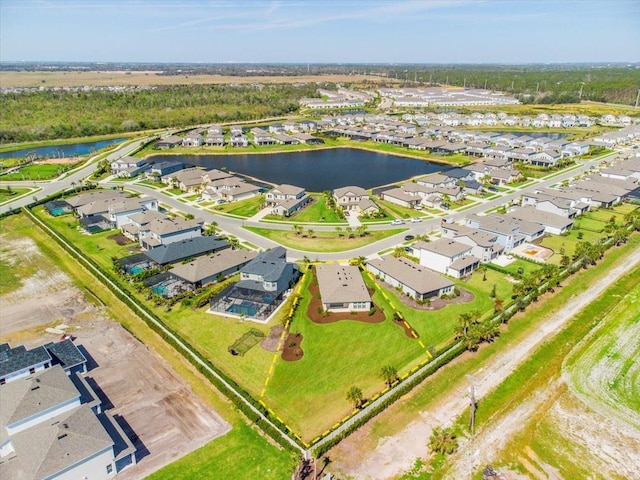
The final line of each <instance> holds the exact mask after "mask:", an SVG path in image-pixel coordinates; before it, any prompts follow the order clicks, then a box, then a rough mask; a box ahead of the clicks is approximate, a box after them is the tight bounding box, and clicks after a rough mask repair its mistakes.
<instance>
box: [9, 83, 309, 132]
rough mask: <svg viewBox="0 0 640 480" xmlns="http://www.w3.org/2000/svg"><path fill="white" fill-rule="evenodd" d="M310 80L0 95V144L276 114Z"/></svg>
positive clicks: (290, 108) (291, 104)
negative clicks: (305, 81) (140, 89)
mask: <svg viewBox="0 0 640 480" xmlns="http://www.w3.org/2000/svg"><path fill="white" fill-rule="evenodd" d="M314 95H317V94H316V85H315V84H313V85H298V86H294V85H288V84H282V85H258V86H249V85H246V86H245V85H242V86H228V85H191V86H172V87H158V88H157V89H155V90H143V91H133V92H132V91H127V92H110V91H86V92H64V91H52V90H47V91H39V92H32V93H8V94H2V95H0V112H2V115H0V143H15V142H29V141H36V140H50V139H57V138H72V137H83V136H91V135H103V134H109V133H119V132H126V131H136V130H144V129H152V128H163V127H179V126H188V125H196V124H200V123H217V122H233V121H242V120H252V119H259V118H265V117H272V116H282V115H286V114H288V113H291V112H295V111H296V110H297V109H298V100H299V99H300V98H302V97H309V96H314Z"/></svg>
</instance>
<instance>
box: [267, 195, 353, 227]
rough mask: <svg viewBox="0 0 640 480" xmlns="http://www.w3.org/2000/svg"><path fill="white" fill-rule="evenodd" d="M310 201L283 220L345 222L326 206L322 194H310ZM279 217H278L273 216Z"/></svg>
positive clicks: (296, 221) (294, 221)
mask: <svg viewBox="0 0 640 480" xmlns="http://www.w3.org/2000/svg"><path fill="white" fill-rule="evenodd" d="M311 198H312V202H311V204H310V205H308V206H306V207H305V208H303V209H302V210H301V211H299V212H298V213H296V214H295V215H292V216H291V217H289V218H288V219H283V220H285V221H290V222H293V223H320V222H322V223H340V224H346V223H347V222H346V221H345V220H344V219H342V218H340V217H339V216H338V214H337V213H336V212H335V211H334V210H333V209H331V208H329V207H328V206H327V202H326V201H325V197H324V195H311ZM274 218H278V219H280V217H274Z"/></svg>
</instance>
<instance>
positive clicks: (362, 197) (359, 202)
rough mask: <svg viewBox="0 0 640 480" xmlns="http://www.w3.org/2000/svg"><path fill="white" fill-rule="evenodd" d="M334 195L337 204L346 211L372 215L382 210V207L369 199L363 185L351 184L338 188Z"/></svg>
mask: <svg viewBox="0 0 640 480" xmlns="http://www.w3.org/2000/svg"><path fill="white" fill-rule="evenodd" d="M332 195H333V198H334V200H335V202H336V205H337V206H338V207H340V208H342V209H343V210H344V211H345V212H354V213H355V214H357V215H361V214H367V215H371V214H375V213H377V212H379V211H380V208H379V207H378V206H377V205H376V204H375V203H374V202H372V201H371V200H370V199H369V195H368V194H367V191H366V190H365V189H364V188H362V187H356V186H353V185H350V186H348V187H342V188H336V189H335V190H334V191H333V193H332Z"/></svg>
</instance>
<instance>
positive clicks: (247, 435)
mask: <svg viewBox="0 0 640 480" xmlns="http://www.w3.org/2000/svg"><path fill="white" fill-rule="evenodd" d="M296 463H297V461H296V459H295V458H294V457H293V456H291V455H290V454H289V453H287V452H285V451H283V450H279V449H277V448H276V447H274V446H273V445H271V444H270V443H269V442H268V441H267V440H266V439H265V438H264V437H263V436H262V435H260V434H259V433H258V432H256V431H255V430H253V429H252V428H251V427H249V426H248V425H247V424H246V423H244V422H242V421H238V422H236V423H235V424H234V425H233V429H232V430H231V431H230V432H229V433H227V434H225V435H224V436H222V437H220V438H216V439H215V440H213V441H211V442H209V443H208V444H207V445H205V446H204V447H202V448H200V449H198V450H196V451H195V452H192V453H190V454H189V455H186V456H185V457H183V458H181V459H179V460H177V461H175V462H173V463H171V464H169V465H167V466H166V467H164V468H162V469H161V470H158V471H157V472H155V473H154V474H152V475H150V476H148V477H147V478H148V479H149V480H163V479H168V480H180V479H184V480H191V479H194V478H220V479H223V478H224V479H229V480H231V479H249V478H255V479H260V480H282V479H283V478H289V477H290V476H291V473H292V472H293V470H294V468H295V465H296Z"/></svg>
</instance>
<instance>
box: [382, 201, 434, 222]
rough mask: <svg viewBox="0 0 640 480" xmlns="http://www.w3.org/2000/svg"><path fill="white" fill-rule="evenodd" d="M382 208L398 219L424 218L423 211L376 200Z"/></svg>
mask: <svg viewBox="0 0 640 480" xmlns="http://www.w3.org/2000/svg"><path fill="white" fill-rule="evenodd" d="M376 202H378V203H379V204H380V205H381V206H383V207H384V208H386V209H387V210H390V211H391V212H393V213H395V215H396V217H397V218H412V217H420V216H422V215H423V214H422V212H423V211H422V210H415V209H413V208H406V207H401V206H400V205H396V204H395V203H391V202H388V201H386V200H380V199H376Z"/></svg>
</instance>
